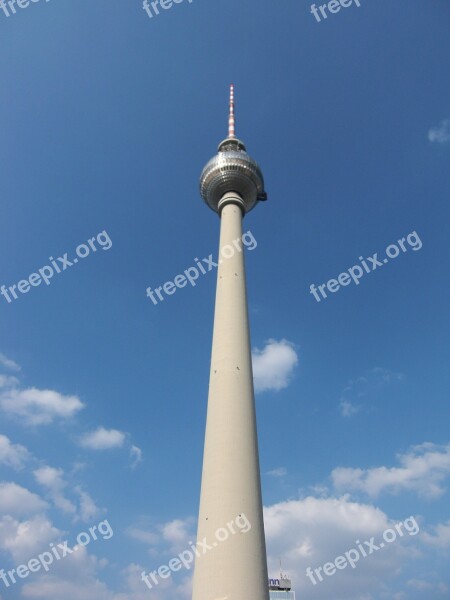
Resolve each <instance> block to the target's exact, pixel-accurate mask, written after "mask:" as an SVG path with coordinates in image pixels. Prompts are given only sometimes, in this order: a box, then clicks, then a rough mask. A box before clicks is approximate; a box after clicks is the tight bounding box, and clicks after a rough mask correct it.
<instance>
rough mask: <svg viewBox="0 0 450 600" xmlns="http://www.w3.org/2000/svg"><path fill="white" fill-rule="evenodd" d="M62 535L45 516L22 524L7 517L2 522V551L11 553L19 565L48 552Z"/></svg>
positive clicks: (0, 536)
mask: <svg viewBox="0 0 450 600" xmlns="http://www.w3.org/2000/svg"><path fill="white" fill-rule="evenodd" d="M60 534H61V532H60V531H59V530H58V529H56V527H54V526H53V525H52V524H51V523H50V521H49V520H48V519H47V518H46V517H44V516H43V515H36V516H34V517H32V518H31V519H28V520H26V521H22V522H21V521H18V520H16V519H14V518H13V517H11V516H10V515H7V516H4V517H3V518H2V519H1V520H0V549H1V550H3V551H6V552H9V553H10V555H11V557H12V558H13V560H14V562H15V563H16V564H17V563H20V562H22V561H26V560H28V559H29V558H30V557H31V556H35V555H36V554H39V553H40V552H42V551H44V550H46V546H47V545H48V544H49V543H50V542H51V541H53V540H55V539H56V538H58V537H59V536H60Z"/></svg>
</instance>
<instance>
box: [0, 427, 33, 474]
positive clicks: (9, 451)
mask: <svg viewBox="0 0 450 600" xmlns="http://www.w3.org/2000/svg"><path fill="white" fill-rule="evenodd" d="M30 457H31V455H30V453H29V452H28V450H27V449H26V448H25V447H24V446H21V445H20V444H12V443H11V440H10V439H9V438H8V437H6V435H2V434H0V464H3V465H6V466H8V467H12V468H13V469H17V470H20V469H22V468H23V467H24V466H25V463H26V462H27V461H28V460H29V459H30Z"/></svg>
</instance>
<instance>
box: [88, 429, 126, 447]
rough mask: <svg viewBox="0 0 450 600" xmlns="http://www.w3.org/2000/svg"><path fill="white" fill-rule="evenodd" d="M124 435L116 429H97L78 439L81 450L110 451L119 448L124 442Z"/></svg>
mask: <svg viewBox="0 0 450 600" xmlns="http://www.w3.org/2000/svg"><path fill="white" fill-rule="evenodd" d="M125 437H126V436H125V434H124V433H122V431H118V430H117V429H105V428H104V427H98V428H97V429H96V430H95V431H89V432H88V433H85V434H84V435H83V436H82V437H81V438H80V444H81V446H83V448H89V449H90V450H110V449H111V448H121V447H122V446H123V443H124V441H125Z"/></svg>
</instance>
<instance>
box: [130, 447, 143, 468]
mask: <svg viewBox="0 0 450 600" xmlns="http://www.w3.org/2000/svg"><path fill="white" fill-rule="evenodd" d="M130 457H131V458H132V459H133V462H132V463H131V468H132V469H135V468H136V467H137V466H138V464H139V463H141V462H142V450H141V449H140V448H138V447H137V446H131V448H130Z"/></svg>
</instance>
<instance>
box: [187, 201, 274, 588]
mask: <svg viewBox="0 0 450 600" xmlns="http://www.w3.org/2000/svg"><path fill="white" fill-rule="evenodd" d="M231 196H232V194H227V195H226V201H227V202H228V201H229V200H230V197H231ZM234 197H235V199H236V202H237V204H235V203H233V202H231V203H229V204H225V206H224V207H223V209H222V211H221V225H220V251H219V258H220V260H219V267H218V274H217V291H216V307H215V315H214V334H213V344H212V356H211V373H210V383H209V397H208V412H207V423H206V436H205V447H204V457H203V473H202V487H201V498H200V513H199V522H198V536H197V540H198V541H200V542H202V541H203V540H204V539H206V543H207V544H208V545H209V546H211V549H209V550H208V551H207V552H206V553H205V554H202V553H201V556H200V557H198V558H197V559H196V564H195V572H194V589H193V595H192V598H193V600H268V598H269V592H268V577H267V562H266V548H265V539H264V524H263V515H262V500H261V482H260V473H259V459H258V442H257V432H256V418H255V400H254V392H253V375H252V363H251V349H250V335H249V325H248V311H247V294H246V280H245V261H244V251H243V244H242V241H241V242H240V250H238V249H237V247H236V245H237V244H238V241H237V240H241V238H242V210H241V208H240V205H239V204H241V203H242V199H241V198H240V197H239V196H238V195H237V194H235V195H234ZM232 250H234V252H233V251H232ZM226 257H229V258H226ZM239 515H242V518H240V519H239V518H238V517H239ZM244 517H245V519H246V520H248V522H249V523H250V526H251V528H250V529H249V530H248V531H247V532H244V531H245V530H246V529H247V528H248V527H247V526H245V527H243V528H242V529H241V530H239V528H238V527H237V526H236V524H235V525H234V527H233V528H234V530H235V531H236V533H235V534H232V533H231V532H230V527H228V524H229V523H231V522H233V523H236V519H237V518H238V522H239V523H241V524H244V523H245V519H244ZM219 529H227V530H228V531H229V535H228V537H227V539H226V540H224V541H218V540H217V537H216V532H217V531H218V530H219Z"/></svg>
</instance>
